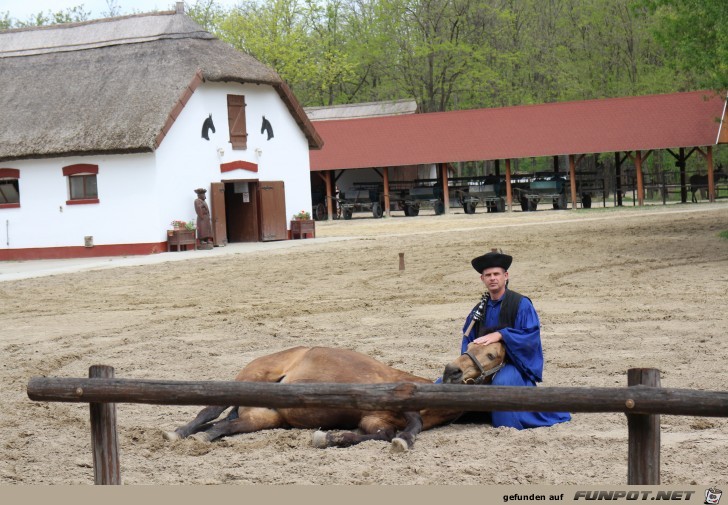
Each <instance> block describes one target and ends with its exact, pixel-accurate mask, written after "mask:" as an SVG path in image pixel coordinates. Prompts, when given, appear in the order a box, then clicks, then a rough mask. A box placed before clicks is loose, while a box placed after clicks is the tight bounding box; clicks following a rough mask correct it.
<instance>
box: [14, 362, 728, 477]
mask: <svg viewBox="0 0 728 505" xmlns="http://www.w3.org/2000/svg"><path fill="white" fill-rule="evenodd" d="M104 368H106V369H109V370H110V371H108V370H107V372H106V377H100V376H98V375H100V374H102V373H103V372H101V371H100V370H102V369H104ZM94 370H95V372H94V373H95V374H96V375H97V377H92V378H88V379H67V378H51V377H33V378H31V379H30V381H29V382H28V386H27V393H28V397H29V398H30V399H31V400H35V401H51V402H77V403H78V402H81V403H89V404H90V405H91V406H92V407H93V406H94V405H99V404H102V405H107V406H108V405H115V404H116V403H145V404H157V405H224V406H232V405H236V406H251V407H270V408H282V407H326V408H342V407H349V408H357V409H363V410H398V411H408V410H419V409H423V408H432V409H437V408H442V409H455V410H463V411H539V412H548V411H550V412H555V411H567V412H622V413H624V414H627V417H628V421H629V422H628V427H629V440H630V447H629V454H628V483H629V484H659V414H672V415H687V416H710V417H728V392H726V391H699V390H689V389H670V388H661V387H659V371H658V370H655V369H633V370H629V372H628V384H629V387H623V388H574V387H538V388H528V387H513V386H487V387H473V386H463V385H453V384H414V383H397V384H331V383H315V384H273V383H259V382H216V381H161V380H139V379H117V378H113V368H111V367H92V371H94ZM91 417H92V427H93V426H94V424H95V423H96V422H97V421H98V420H94V410H93V408H92V410H91ZM111 418H113V419H111ZM112 421H113V423H114V426H113V429H110V428H109V429H107V430H105V432H106V433H112V432H113V438H114V439H115V438H116V436H115V433H116V426H115V422H116V421H115V415H114V416H107V419H106V420H104V422H105V423H107V424H108V423H109V422H112ZM97 443H98V445H101V444H104V445H107V446H108V449H107V450H106V451H107V452H113V453H116V449H115V447H114V444H115V442H113V443H112V442H109V441H108V438H107V440H105V441H101V440H99V441H98V442H97V439H96V438H94V445H95V446H96V445H97ZM96 452H97V448H96V447H94V454H96ZM107 456H108V457H110V458H118V454H110V455H107ZM94 466H96V456H95V457H94ZM108 466H109V467H111V468H114V467H116V468H118V461H117V462H116V463H114V462H111V463H109V464H108ZM112 480H113V479H112ZM119 480H120V479H119ZM96 482H97V483H118V482H109V481H104V480H103V478H100V477H99V476H98V473H97V478H96Z"/></svg>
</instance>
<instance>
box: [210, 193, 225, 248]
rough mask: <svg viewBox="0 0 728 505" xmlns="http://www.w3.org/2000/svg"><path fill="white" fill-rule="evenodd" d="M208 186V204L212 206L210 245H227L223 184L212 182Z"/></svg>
mask: <svg viewBox="0 0 728 505" xmlns="http://www.w3.org/2000/svg"><path fill="white" fill-rule="evenodd" d="M210 186H211V191H210V204H211V205H212V210H211V212H212V243H213V245H216V246H223V245H227V243H228V238H227V219H226V217H225V216H226V214H225V184H223V183H222V182H213V183H212V184H211V185H210Z"/></svg>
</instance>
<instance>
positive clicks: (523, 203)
mask: <svg viewBox="0 0 728 505" xmlns="http://www.w3.org/2000/svg"><path fill="white" fill-rule="evenodd" d="M521 210H522V211H524V212H525V211H527V210H530V209H529V208H528V198H526V197H525V196H522V197H521Z"/></svg>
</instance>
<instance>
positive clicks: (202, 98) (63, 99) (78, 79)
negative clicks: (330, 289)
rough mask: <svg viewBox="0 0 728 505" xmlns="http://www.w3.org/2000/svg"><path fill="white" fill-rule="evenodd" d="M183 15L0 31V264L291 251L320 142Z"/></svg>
mask: <svg viewBox="0 0 728 505" xmlns="http://www.w3.org/2000/svg"><path fill="white" fill-rule="evenodd" d="M178 5H180V7H178V9H177V11H172V12H159V13H152V14H143V15H132V16H124V17H119V18H109V19H102V20H95V21H89V22H83V23H73V24H67V25H54V26H48V27H37V28H28V29H16V30H9V31H4V32H0V120H2V123H3V125H4V127H3V133H2V142H0V221H1V223H2V227H1V228H2V231H1V232H0V235H2V237H0V238H1V239H2V240H0V243H1V244H2V246H0V247H1V248H0V260H2V259H24V258H25V259H27V258H48V257H74V256H76V257H77V256H101V255H112V254H147V253H151V252H156V251H163V250H166V249H167V237H168V229H169V228H170V223H171V221H173V220H183V221H194V220H195V219H196V215H195V209H194V206H193V202H194V200H195V197H196V196H195V192H194V190H195V189H196V188H199V187H202V188H204V189H207V190H208V192H207V196H208V203H209V206H210V207H211V209H212V222H213V228H214V241H215V245H218V246H222V245H225V244H226V243H228V241H231V242H232V241H258V240H279V239H284V238H287V223H288V219H289V218H290V215H291V214H293V213H294V212H298V211H300V210H301V209H304V210H310V207H311V202H310V179H309V177H310V175H309V149H318V148H320V147H321V146H322V141H321V138H320V137H319V135H318V134H317V132H316V130H315V129H314V127H313V126H312V124H311V122H310V121H309V119H308V118H307V116H306V114H305V113H304V111H303V109H302V108H301V106H300V105H299V103H298V101H297V100H296V98H295V97H294V95H293V94H292V93H291V91H290V89H289V88H288V86H287V85H286V84H285V82H283V81H282V80H281V78H280V76H278V74H277V73H276V72H275V71H274V70H272V69H271V68H269V67H267V66H265V65H263V64H262V63H260V62H259V61H257V60H256V59H254V58H252V57H251V56H249V55H247V54H244V53H241V52H239V51H237V50H235V49H234V48H232V47H231V46H230V45H228V44H226V43H224V42H222V41H220V40H218V39H216V38H215V37H214V36H213V35H211V34H210V33H208V32H206V31H204V29H202V28H201V27H200V26H199V25H197V24H196V23H194V22H193V21H192V20H191V19H190V18H188V17H187V16H185V15H184V12H183V8H182V7H181V3H180V4H178Z"/></svg>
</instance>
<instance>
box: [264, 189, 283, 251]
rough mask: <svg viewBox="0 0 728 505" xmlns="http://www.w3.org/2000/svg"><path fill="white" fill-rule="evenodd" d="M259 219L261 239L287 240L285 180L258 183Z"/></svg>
mask: <svg viewBox="0 0 728 505" xmlns="http://www.w3.org/2000/svg"><path fill="white" fill-rule="evenodd" d="M258 219H259V222H260V226H259V229H260V240H261V241H262V242H267V241H270V240H286V239H287V238H288V232H287V229H286V190H285V186H284V184H283V181H260V182H259V183H258Z"/></svg>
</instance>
